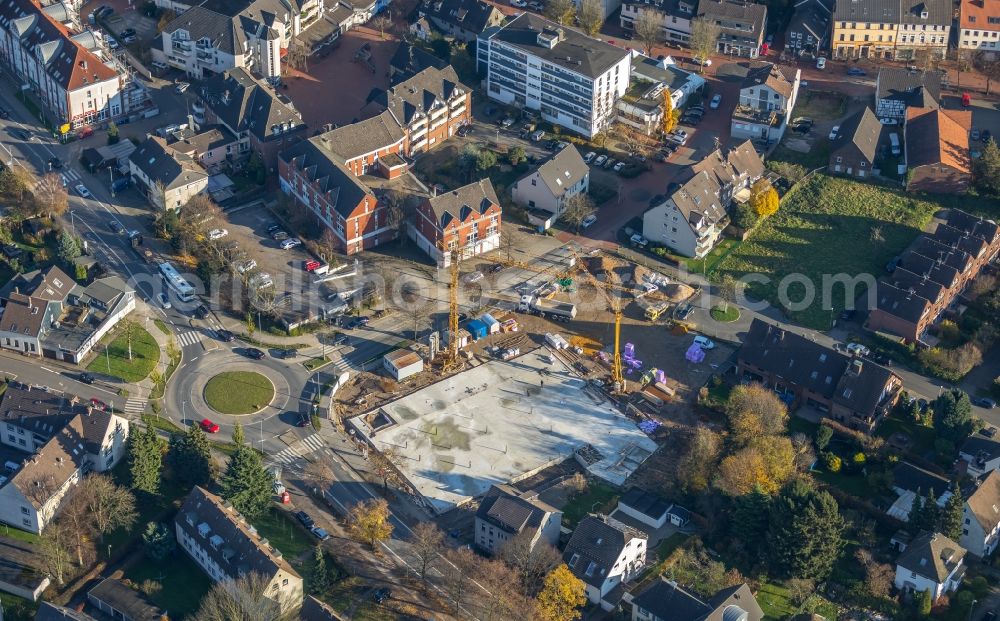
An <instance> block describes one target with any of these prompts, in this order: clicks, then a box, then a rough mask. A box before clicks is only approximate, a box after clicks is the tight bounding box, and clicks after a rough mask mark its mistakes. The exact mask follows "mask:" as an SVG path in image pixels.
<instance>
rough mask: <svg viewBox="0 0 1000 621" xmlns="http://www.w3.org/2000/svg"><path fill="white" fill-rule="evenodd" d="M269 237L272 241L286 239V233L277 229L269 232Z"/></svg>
mask: <svg viewBox="0 0 1000 621" xmlns="http://www.w3.org/2000/svg"><path fill="white" fill-rule="evenodd" d="M271 239H273V240H274V241H284V240H286V239H288V233H286V232H285V231H282V230H281V229H278V230H277V231H274V232H273V233H271Z"/></svg>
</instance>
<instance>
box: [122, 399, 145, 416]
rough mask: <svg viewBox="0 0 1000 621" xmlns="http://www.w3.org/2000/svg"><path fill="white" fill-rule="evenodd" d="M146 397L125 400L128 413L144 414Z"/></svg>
mask: <svg viewBox="0 0 1000 621" xmlns="http://www.w3.org/2000/svg"><path fill="white" fill-rule="evenodd" d="M146 402H147V400H146V399H139V398H135V399H129V400H128V401H126V402H125V413H126V414H142V413H143V412H145V411H146Z"/></svg>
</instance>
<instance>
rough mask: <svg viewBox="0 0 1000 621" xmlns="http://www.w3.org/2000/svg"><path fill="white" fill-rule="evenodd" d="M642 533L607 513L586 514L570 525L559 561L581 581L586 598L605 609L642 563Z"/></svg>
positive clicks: (644, 561)
mask: <svg viewBox="0 0 1000 621" xmlns="http://www.w3.org/2000/svg"><path fill="white" fill-rule="evenodd" d="M646 539H647V538H646V535H645V533H641V532H639V531H638V530H636V529H634V528H632V527H630V526H626V525H625V524H623V523H621V522H619V521H617V520H614V519H611V518H609V517H607V516H599V515H588V516H587V517H585V518H583V519H582V520H580V523H579V524H577V525H576V528H575V529H573V535H572V536H571V537H570V539H569V542H568V543H567V544H566V549H565V550H564V551H563V561H564V562H565V563H566V566H567V567H569V570H570V571H572V572H573V575H574V576H576V577H577V578H579V579H580V580H582V581H583V583H584V586H585V588H586V594H587V599H588V600H589V601H590V603H592V604H598V605H600V606H601V608H602V609H603V610H605V611H610V610H613V609H614V608H615V606H617V605H618V602H619V600H620V599H621V595H620V591H622V590H623V589H624V585H625V584H626V583H628V582H629V581H630V580H632V579H633V578H635V577H636V576H637V575H639V573H640V572H642V570H643V568H644V567H645V566H646V543H647V541H646Z"/></svg>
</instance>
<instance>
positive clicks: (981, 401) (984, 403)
mask: <svg viewBox="0 0 1000 621" xmlns="http://www.w3.org/2000/svg"><path fill="white" fill-rule="evenodd" d="M972 403H974V404H975V405H978V406H979V407H981V408H986V409H987V410H992V409H993V408H995V407H996V406H997V402H996V401H994V400H993V399H990V398H989V397H976V398H975V399H973V400H972Z"/></svg>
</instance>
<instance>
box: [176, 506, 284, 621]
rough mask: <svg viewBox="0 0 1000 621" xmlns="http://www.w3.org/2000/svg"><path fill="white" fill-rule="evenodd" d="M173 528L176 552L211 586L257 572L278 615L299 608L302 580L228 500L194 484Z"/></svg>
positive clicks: (279, 553) (278, 552)
mask: <svg viewBox="0 0 1000 621" xmlns="http://www.w3.org/2000/svg"><path fill="white" fill-rule="evenodd" d="M174 525H175V527H176V534H177V543H178V544H179V545H180V548H181V549H182V550H184V552H186V553H187V554H188V555H189V556H190V557H191V558H192V559H194V561H195V562H196V563H197V564H198V566H199V567H201V569H202V571H204V572H205V573H206V574H208V576H209V577H210V578H211V579H212V580H214V581H215V582H220V581H226V580H234V579H236V578H238V577H240V576H243V575H246V574H249V573H255V574H259V575H260V576H263V578H264V579H265V580H266V581H267V587H266V589H265V591H264V592H265V595H266V597H267V599H269V600H271V601H273V602H274V603H275V604H276V605H277V608H278V611H279V612H280V614H281V615H282V616H284V615H286V614H289V613H290V612H291V611H294V610H297V609H299V608H300V607H301V606H302V595H303V591H302V576H300V575H299V574H298V573H297V572H296V571H295V570H294V569H293V568H292V566H291V565H289V564H288V560H287V559H285V558H284V557H283V556H282V554H281V551H279V550H278V549H277V548H275V547H274V546H273V545H272V544H271V543H270V542H268V540H267V539H265V538H264V537H263V536H261V535H260V533H258V532H257V529H256V528H254V527H253V525H252V524H250V523H249V522H248V521H247V520H246V518H244V517H243V516H242V515H240V514H239V512H238V511H237V510H236V509H234V508H233V506H232V504H230V503H229V502H228V501H226V500H223V499H222V498H220V497H218V496H216V495H215V494H212V493H211V492H208V491H206V490H205V489H203V488H202V487H200V486H196V487H195V488H194V489H193V490H191V493H190V494H188V496H187V498H186V499H185V500H184V504H183V505H182V506H181V508H180V511H178V512H177V517H176V518H174Z"/></svg>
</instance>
